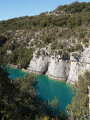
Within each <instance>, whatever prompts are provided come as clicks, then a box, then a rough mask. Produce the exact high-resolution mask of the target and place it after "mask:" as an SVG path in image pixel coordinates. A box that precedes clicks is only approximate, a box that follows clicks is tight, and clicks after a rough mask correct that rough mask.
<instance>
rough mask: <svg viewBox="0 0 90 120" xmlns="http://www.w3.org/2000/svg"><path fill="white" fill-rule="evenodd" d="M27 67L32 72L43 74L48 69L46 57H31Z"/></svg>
mask: <svg viewBox="0 0 90 120" xmlns="http://www.w3.org/2000/svg"><path fill="white" fill-rule="evenodd" d="M27 69H28V70H29V71H30V72H33V73H39V74H45V73H46V72H47V69H48V57H42V56H40V57H38V58H37V57H33V58H32V60H31V62H30V65H29V66H28V68H27Z"/></svg>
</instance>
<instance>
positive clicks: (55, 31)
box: [0, 2, 90, 68]
mask: <svg viewBox="0 0 90 120" xmlns="http://www.w3.org/2000/svg"><path fill="white" fill-rule="evenodd" d="M89 38H90V3H85V2H83V3H79V2H75V3H72V4H70V5H64V6H59V7H58V8H57V9H56V10H54V11H52V12H49V13H48V12H46V13H41V14H40V15H37V16H31V17H29V16H25V17H20V18H13V19H10V20H6V21H0V61H1V62H5V63H10V64H20V65H21V67H22V68H26V67H27V66H28V64H29V62H30V60H31V58H32V54H33V52H34V51H35V50H37V57H38V56H40V55H46V54H47V55H48V56H51V55H53V54H56V55H61V57H62V59H68V60H69V55H70V54H71V53H72V54H73V56H75V57H77V56H78V54H76V53H75V52H81V51H83V49H84V48H85V47H88V45H89V44H90V39H89ZM46 50H47V51H48V52H47V51H46ZM24 51H25V52H24ZM22 53H24V54H22Z"/></svg>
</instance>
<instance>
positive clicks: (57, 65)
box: [47, 57, 69, 81]
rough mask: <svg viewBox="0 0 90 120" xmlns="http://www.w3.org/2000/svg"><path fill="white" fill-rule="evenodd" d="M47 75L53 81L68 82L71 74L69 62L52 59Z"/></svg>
mask: <svg viewBox="0 0 90 120" xmlns="http://www.w3.org/2000/svg"><path fill="white" fill-rule="evenodd" d="M47 74H48V76H49V77H51V78H53V79H58V80H62V81H66V79H67V77H68V74H69V62H68V61H65V60H62V59H59V58H58V57H56V58H54V57H51V59H50V63H49V67H48V72H47Z"/></svg>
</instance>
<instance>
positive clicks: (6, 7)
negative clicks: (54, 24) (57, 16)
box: [0, 0, 90, 21]
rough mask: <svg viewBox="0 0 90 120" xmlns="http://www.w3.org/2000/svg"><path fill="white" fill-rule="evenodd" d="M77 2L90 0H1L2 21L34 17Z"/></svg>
mask: <svg viewBox="0 0 90 120" xmlns="http://www.w3.org/2000/svg"><path fill="white" fill-rule="evenodd" d="M75 1H78V2H90V0H0V21H2V20H7V19H11V18H15V17H21V16H34V15H39V14H40V13H42V12H50V11H52V10H54V9H56V8H57V7H58V6H59V5H65V4H70V3H73V2H75Z"/></svg>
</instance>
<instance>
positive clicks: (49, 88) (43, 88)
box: [6, 67, 74, 111]
mask: <svg viewBox="0 0 90 120" xmlns="http://www.w3.org/2000/svg"><path fill="white" fill-rule="evenodd" d="M6 69H7V71H8V72H9V73H10V78H11V79H15V78H18V77H24V75H25V74H28V73H25V72H22V71H21V70H20V69H15V68H11V67H6ZM37 81H38V85H37V87H36V89H37V93H38V96H39V97H40V98H41V99H42V100H45V101H48V100H53V99H54V98H55V97H57V98H58V100H59V109H62V110H63V111H65V109H66V106H67V105H68V104H70V103H71V99H72V97H73V96H74V95H73V91H72V87H71V86H70V85H68V84H67V83H66V82H59V81H54V80H51V79H49V78H48V77H47V76H46V75H39V76H38V78H37Z"/></svg>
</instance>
